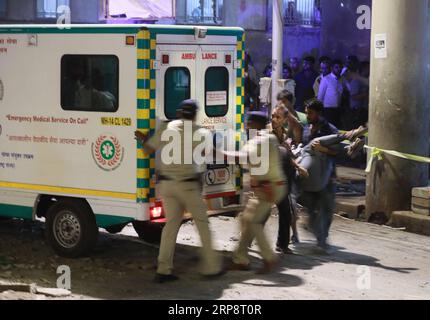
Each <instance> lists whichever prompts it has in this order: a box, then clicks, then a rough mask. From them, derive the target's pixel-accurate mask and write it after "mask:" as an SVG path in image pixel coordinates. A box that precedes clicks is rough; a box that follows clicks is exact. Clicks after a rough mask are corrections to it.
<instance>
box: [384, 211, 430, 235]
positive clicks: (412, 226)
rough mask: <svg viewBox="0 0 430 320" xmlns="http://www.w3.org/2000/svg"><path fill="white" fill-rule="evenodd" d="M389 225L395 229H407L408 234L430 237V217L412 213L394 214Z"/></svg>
mask: <svg viewBox="0 0 430 320" xmlns="http://www.w3.org/2000/svg"><path fill="white" fill-rule="evenodd" d="M389 225H390V226H392V227H394V228H406V231H408V232H413V233H418V234H423V235H426V236H430V217H428V216H423V215H419V214H415V213H413V212H411V211H396V212H393V214H392V215H391V220H390V222H389Z"/></svg>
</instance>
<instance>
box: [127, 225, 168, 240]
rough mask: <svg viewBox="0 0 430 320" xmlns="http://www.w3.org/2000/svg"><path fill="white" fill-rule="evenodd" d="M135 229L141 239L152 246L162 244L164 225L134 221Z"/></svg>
mask: <svg viewBox="0 0 430 320" xmlns="http://www.w3.org/2000/svg"><path fill="white" fill-rule="evenodd" d="M133 227H134V230H135V231H136V233H137V234H138V235H139V238H140V239H142V240H143V241H145V242H148V243H152V244H160V242H161V233H162V232H163V228H164V223H155V222H151V221H133Z"/></svg>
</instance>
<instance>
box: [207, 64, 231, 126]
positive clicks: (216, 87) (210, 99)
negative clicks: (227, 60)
mask: <svg viewBox="0 0 430 320" xmlns="http://www.w3.org/2000/svg"><path fill="white" fill-rule="evenodd" d="M228 89H229V75H228V70H227V68H225V67H211V68H208V69H207V70H206V74H205V112H206V115H207V116H208V117H223V116H225V115H226V114H227V112H228V97H229V92H228Z"/></svg>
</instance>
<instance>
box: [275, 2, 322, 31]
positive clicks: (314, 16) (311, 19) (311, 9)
mask: <svg viewBox="0 0 430 320" xmlns="http://www.w3.org/2000/svg"><path fill="white" fill-rule="evenodd" d="M283 1H284V12H285V24H286V25H288V26H296V25H305V26H319V25H321V0H283Z"/></svg>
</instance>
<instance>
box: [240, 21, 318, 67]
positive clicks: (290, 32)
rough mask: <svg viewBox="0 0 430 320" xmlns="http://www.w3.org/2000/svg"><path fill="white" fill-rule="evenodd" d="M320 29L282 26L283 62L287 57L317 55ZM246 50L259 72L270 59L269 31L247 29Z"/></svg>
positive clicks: (270, 35) (270, 42)
mask: <svg viewBox="0 0 430 320" xmlns="http://www.w3.org/2000/svg"><path fill="white" fill-rule="evenodd" d="M320 37H321V34H320V29H319V28H306V27H285V28H284V50H283V57H284V62H288V60H289V58H292V57H298V58H304V57H305V56H307V55H312V56H315V57H318V56H319V54H320ZM246 50H247V51H248V52H249V54H250V55H251V57H252V60H253V62H254V66H255V69H256V71H257V72H258V73H259V74H261V73H262V72H263V70H264V68H265V66H266V65H267V64H269V63H270V61H272V33H271V31H270V32H269V31H247V32H246Z"/></svg>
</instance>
